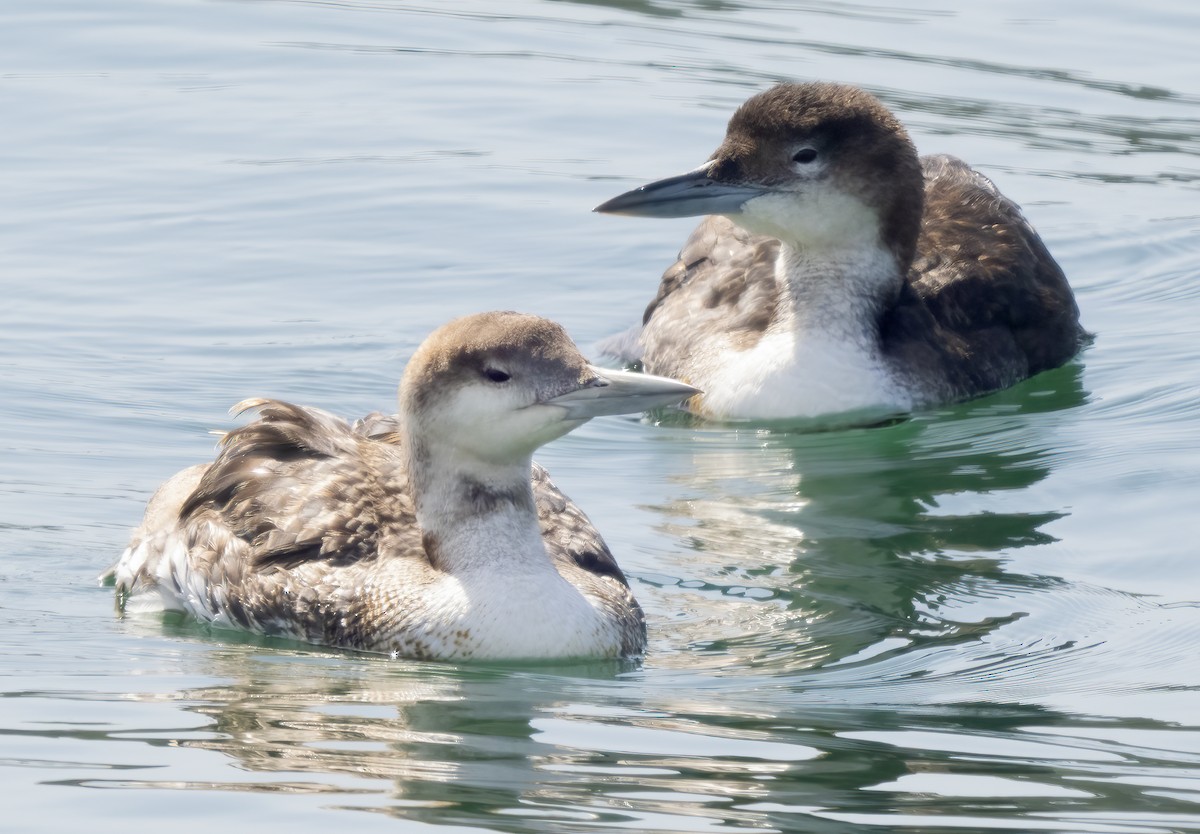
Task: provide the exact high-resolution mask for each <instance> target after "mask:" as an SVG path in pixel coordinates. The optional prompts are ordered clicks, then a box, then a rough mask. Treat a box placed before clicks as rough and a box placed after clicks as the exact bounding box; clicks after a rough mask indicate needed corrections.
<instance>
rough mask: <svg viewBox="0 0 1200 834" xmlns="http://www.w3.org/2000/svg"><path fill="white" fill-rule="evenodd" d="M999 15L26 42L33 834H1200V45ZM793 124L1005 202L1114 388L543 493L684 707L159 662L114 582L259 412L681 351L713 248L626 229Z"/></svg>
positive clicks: (17, 788) (208, 12)
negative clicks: (670, 268)
mask: <svg viewBox="0 0 1200 834" xmlns="http://www.w3.org/2000/svg"><path fill="white" fill-rule="evenodd" d="M960 5H961V4H956V3H950V2H935V3H926V4H924V5H923V6H921V7H920V8H897V7H890V6H882V5H862V4H849V3H837V2H813V3H775V2H766V1H765V0H760V2H748V3H727V2H699V0H696V1H695V2H688V0H661V2H611V3H600V2H596V3H571V2H550V0H515V2H509V3H505V4H496V3H486V2H483V1H482V0H476V2H474V3H470V2H462V3H454V2H449V3H442V4H434V3H428V4H427V5H424V6H417V5H413V4H408V3H399V2H394V3H393V2H270V1H269V0H264V1H263V2H186V0H182V1H181V2H165V1H164V0H143V2H138V0H113V2H107V3H103V4H97V3H88V2H75V3H71V2H65V0H64V2H49V3H33V4H25V5H23V6H22V5H18V4H9V5H8V6H6V7H4V8H3V9H0V46H2V49H0V55H3V56H4V57H3V59H0V112H3V113H4V123H5V126H4V129H3V130H2V131H0V177H2V182H3V185H2V188H0V192H2V193H3V199H0V267H2V269H0V287H2V288H3V290H4V300H3V304H0V450H2V457H0V496H2V498H0V620H2V628H0V643H2V645H3V649H4V651H3V655H2V656H0V679H2V683H0V686H2V687H3V690H2V691H3V695H4V696H5V697H4V698H3V699H2V700H0V734H2V735H0V738H2V741H0V765H2V766H3V767H2V768H0V787H2V789H3V795H4V797H5V806H6V809H5V813H4V823H3V825H4V826H5V827H6V828H9V829H11V830H14V831H47V832H49V831H54V832H59V831H67V830H80V831H116V830H126V829H128V828H129V827H133V826H163V827H165V826H168V825H169V826H170V827H171V830H174V831H201V830H205V831H207V830H212V828H213V827H214V826H225V827H227V828H230V829H231V830H248V829H250V828H251V827H265V826H271V827H281V828H282V827H287V828H290V829H292V830H297V831H317V830H327V829H330V828H336V829H338V830H340V829H352V830H356V831H358V830H361V831H375V830H380V831H384V830H401V831H416V830H424V829H425V828H426V827H432V826H437V827H438V828H439V829H441V830H450V831H500V832H584V831H599V830H602V829H614V828H616V829H625V830H633V831H654V832H674V831H687V832H697V831H722V832H743V831H744V832H752V831H753V832H770V831H780V832H792V831H819V832H843V831H894V830H899V831H912V832H921V831H938V832H974V831H980V830H994V829H999V830H1008V831H1017V832H1031V831H1054V832H1128V833H1129V834H1158V833H1159V832H1181V831H1200V695H1198V693H1197V687H1198V686H1200V661H1198V660H1197V654H1196V646H1197V645H1198V644H1200V608H1198V605H1200V558H1198V557H1200V553H1198V552H1197V549H1198V545H1197V542H1198V541H1200V521H1198V520H1197V519H1198V518H1200V513H1198V512H1197V510H1196V507H1197V503H1198V497H1200V451H1198V449H1200V442H1198V441H1200V352H1198V349H1197V344H1200V339H1198V337H1200V280H1197V279H1198V273H1200V268H1198V267H1197V264H1198V263H1200V234H1198V232H1200V200H1198V196H1200V163H1198V157H1200V88H1198V85H1197V79H1200V61H1198V60H1197V58H1196V49H1195V33H1196V32H1197V31H1200V15H1198V14H1197V12H1196V11H1195V9H1194V3H1191V2H1182V0H1181V1H1180V2H1170V1H1169V0H1151V2H1147V3H1141V4H1137V5H1136V6H1128V5H1126V4H1115V3H1108V4H1105V3H1092V4H1089V5H1088V6H1087V8H1086V9H1084V8H1083V7H1079V8H1078V9H1075V8H1072V7H1070V6H1069V5H1066V6H1063V7H1062V8H1061V9H1056V8H1055V7H1054V6H1052V5H1050V6H1048V5H1046V4H1034V3H1029V2H1015V3H1003V4H994V5H992V6H986V7H985V6H983V5H982V4H972V5H971V6H970V7H967V8H960ZM781 78H827V79H836V80H843V81H850V82H854V83H859V84H863V85H865V86H867V87H869V88H870V89H872V90H873V91H875V92H876V93H878V94H879V95H880V96H881V97H882V98H884V99H885V100H886V101H887V102H888V103H889V104H890V105H891V106H892V107H893V108H895V109H896V110H897V112H898V113H899V114H900V116H901V117H902V119H903V120H904V121H905V122H906V124H908V125H909V126H910V128H911V130H912V133H913V135H914V138H915V139H916V141H917V143H918V145H919V147H920V148H921V149H922V150H923V151H927V152H931V151H948V152H952V153H956V154H959V155H961V156H964V157H965V158H967V159H969V160H971V161H973V162H974V163H976V164H977V165H978V166H979V167H980V168H981V169H982V170H984V171H985V172H986V173H988V174H989V175H990V176H992V177H993V178H995V179H996V180H997V181H998V182H999V184H1000V185H1001V187H1002V188H1003V189H1004V190H1005V191H1007V192H1008V193H1009V194H1011V195H1012V196H1013V197H1014V198H1016V199H1017V200H1018V201H1020V202H1021V203H1022V204H1023V205H1024V206H1025V208H1026V211H1027V213H1028V214H1029V216H1030V217H1031V218H1032V219H1033V221H1034V222H1035V223H1036V225H1037V226H1038V227H1039V229H1040V230H1041V231H1042V234H1043V236H1044V237H1045V238H1046V239H1047V241H1048V242H1049V244H1050V246H1051V249H1052V250H1053V251H1054V252H1055V253H1056V255H1057V256H1058V258H1059V260H1060V262H1061V263H1062V264H1063V266H1064V268H1065V269H1066V271H1067V273H1068V275H1069V276H1070V277H1071V279H1072V283H1073V284H1074V286H1075V287H1076V289H1077V292H1078V295H1079V301H1080V305H1081V307H1082V310H1083V314H1084V320H1085V323H1086V324H1087V326H1088V327H1089V328H1090V329H1092V330H1093V331H1095V332H1096V334H1097V338H1096V341H1095V344H1094V345H1093V346H1092V347H1091V348H1089V349H1088V350H1087V351H1086V352H1085V353H1084V354H1083V355H1082V356H1081V357H1080V359H1079V360H1078V361H1076V362H1074V363H1072V364H1071V365H1069V366H1067V367H1064V368H1062V369H1059V370H1057V371H1054V372H1051V373H1048V374H1044V375H1042V376H1040V377H1038V378H1037V379H1034V380H1031V381H1029V382H1027V383H1025V384H1023V385H1020V386H1018V387H1017V388H1015V389H1013V390H1011V391H1007V392H1004V393H1001V394H998V395H995V396H992V397H988V398H985V399H982V400H979V401H976V402H973V403H969V404H965V405H962V406H958V407H954V408H949V409H946V410H943V411H937V412H931V413H924V414H919V415H916V416H914V417H913V418H912V419H910V420H907V421H904V422H901V423H898V424H896V425H890V426H884V427H876V428H870V429H855V430H846V431H830V432H820V433H810V434H800V433H795V432H787V431H780V430H769V429H763V430H756V429H753V428H750V429H746V428H743V429H741V430H733V429H728V428H718V427H708V428H703V427H701V428H696V427H687V426H676V425H657V426H656V425H652V424H650V423H648V422H639V421H636V420H632V419H626V420H621V419H606V420H601V421H595V422H593V423H591V424H589V425H588V426H585V427H584V428H583V429H582V430H580V431H579V432H577V433H575V434H573V435H571V436H569V437H567V438H565V439H563V440H561V441H558V442H556V443H555V444H553V445H551V446H550V447H548V448H546V449H545V450H543V452H542V454H541V455H540V456H539V459H540V460H541V462H543V463H544V464H546V465H547V466H548V467H549V468H550V469H551V471H552V472H553V473H554V475H555V479H556V481H557V482H558V483H559V485H560V486H562V487H563V488H564V489H565V490H566V491H567V492H568V493H569V494H570V495H572V496H573V497H574V498H575V499H576V500H577V501H579V503H580V504H581V505H582V506H583V507H585V508H586V510H587V511H588V513H589V514H590V515H591V516H592V518H593V519H594V520H595V521H596V523H597V524H598V526H599V527H600V528H601V529H602V530H603V531H604V533H605V536H606V537H607V539H608V541H609V543H610V545H611V546H612V547H613V550H614V551H615V552H616V553H617V555H618V557H619V559H620V561H621V563H622V565H623V566H624V567H625V568H626V570H627V572H628V573H629V574H630V576H631V580H632V582H633V585H634V588H635V591H636V593H637V594H638V596H639V598H640V599H641V600H642V602H643V605H644V606H645V608H646V609H647V613H648V617H649V621H650V632H651V650H650V652H649V654H648V656H647V657H646V659H645V661H644V662H643V663H640V664H637V665H623V664H606V663H600V664H594V665H585V666H571V667H555V666H548V667H547V666H541V667H539V666H530V667H524V666H486V665H463V666H456V665H451V664H422V663H411V662H402V661H381V660H378V659H374V658H364V657H359V656H354V655H349V654H344V653H336V652H327V651H321V650H313V649H308V648H303V647H298V646H296V645H294V644H283V643H273V642H269V641H262V640H254V639H249V638H247V639H242V638H239V637H238V636H236V635H231V634H229V633H218V632H206V631H204V630H203V629H200V628H197V627H195V626H189V625H186V624H182V623H172V622H167V623H158V622H144V621H128V620H120V619H118V618H116V617H115V616H114V612H113V610H112V599H111V593H110V592H109V591H107V590H104V589H99V588H97V587H96V586H95V584H94V577H95V575H96V574H97V573H98V572H99V571H100V570H101V569H103V568H104V567H105V566H107V565H108V564H109V563H110V562H111V561H112V559H113V558H115V556H116V555H117V554H118V553H119V551H120V549H121V548H122V546H123V545H124V542H125V540H126V537H127V535H128V532H129V530H130V528H131V527H132V526H133V524H134V523H135V522H136V521H137V519H138V517H139V514H140V512H141V509H142V507H143V506H144V502H145V500H146V498H147V497H148V496H149V494H150V492H151V491H152V489H153V488H154V486H155V485H156V484H157V483H158V482H159V481H161V480H162V479H163V478H164V477H166V476H167V475H168V474H169V473H171V472H172V471H174V470H175V469H177V468H179V467H181V466H183V465H186V464H189V463H192V462H194V461H196V460H200V459H202V458H204V457H206V456H207V455H209V454H210V453H211V449H212V437H211V436H210V435H209V434H208V432H209V430H211V429H219V428H222V427H225V426H226V425H228V422H227V418H226V417H225V409H226V408H228V406H229V405H230V404H232V403H233V402H236V401H237V400H239V399H241V398H243V397H245V396H249V395H272V396H280V397H284V398H289V399H293V400H296V401H299V402H303V403H310V404H314V405H321V406H324V407H326V408H329V409H331V410H334V411H338V412H341V413H344V414H347V415H356V414H360V413H362V412H365V411H368V410H372V409H379V408H388V407H389V406H390V404H391V401H392V398H393V391H394V386H395V382H396V380H397V378H398V377H399V373H400V369H401V368H402V367H403V363H404V360H405V359H406V358H407V356H408V355H409V354H410V353H411V351H412V350H413V348H414V347H415V346H416V345H417V344H418V343H419V342H420V340H421V338H422V337H423V336H424V335H425V334H426V333H427V332H429V331H430V330H431V329H432V328H433V327H435V326H436V325H438V324H440V323H441V322H443V321H445V320H447V319H449V318H451V317H453V316H455V315H458V314H461V313H464V312H468V311H473V310H480V309H490V308H514V309H520V310H525V311H529V312H536V313H540V314H543V315H548V316H550V317H552V318H555V319H557V320H559V321H561V322H563V323H564V324H565V325H566V326H567V328H568V329H569V330H570V331H571V332H572V334H573V335H574V336H575V337H576V338H577V340H579V342H580V343H581V344H584V345H588V344H591V343H593V342H595V341H596V340H598V339H600V338H602V337H605V336H608V335H610V334H612V333H615V332H617V331H619V330H621V329H623V328H624V327H626V326H628V325H629V324H631V323H632V322H633V321H635V320H636V319H637V317H638V316H639V315H640V311H641V308H642V307H643V306H644V304H645V302H646V301H647V300H648V299H649V298H650V296H651V295H652V293H653V290H654V287H655V285H656V281H657V276H658V274H659V273H660V272H661V270H662V269H663V268H664V267H665V266H666V265H667V264H669V263H670V262H671V260H672V258H673V255H674V252H675V250H676V248H677V247H678V246H679V244H680V243H681V242H682V240H683V238H684V236H685V235H686V233H687V231H688V229H689V228H690V226H691V222H690V221H678V222H674V221H672V222H652V221H644V220H633V219H620V218H611V217H600V216H596V215H592V214H590V213H589V209H590V207H591V206H593V205H595V204H596V203H598V202H600V201H601V200H603V199H605V198H606V197H609V196H612V195H613V194H615V193H617V192H618V191H621V190H624V189H625V188H627V187H629V186H631V185H633V184H636V183H638V182H641V181H644V180H645V179H648V178H651V177H657V176H662V175H667V174H671V173H676V172H680V171H683V170H685V169H687V168H690V167H693V166H694V165H696V164H698V163H699V162H701V161H703V159H704V158H706V155H707V154H708V153H709V152H710V151H711V150H712V148H713V147H715V146H716V144H717V142H718V141H719V138H720V135H721V132H722V130H723V125H724V121H725V119H726V118H727V117H728V115H729V113H730V112H731V111H732V109H733V108H734V107H735V106H736V105H737V103H738V102H740V101H741V100H742V99H744V98H745V97H747V96H748V95H749V94H751V93H752V92H754V91H757V90H759V89H762V88H763V87H765V86H766V85H767V84H769V83H770V82H772V81H774V80H776V79H781ZM85 788H86V789H90V790H81V789H85ZM363 812H369V813H363Z"/></svg>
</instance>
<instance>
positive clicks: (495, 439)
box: [433, 384, 577, 461]
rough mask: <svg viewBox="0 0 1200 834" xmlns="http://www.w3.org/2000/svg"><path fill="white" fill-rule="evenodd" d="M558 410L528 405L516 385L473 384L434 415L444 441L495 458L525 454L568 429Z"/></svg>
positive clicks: (571, 424) (572, 424) (485, 457)
mask: <svg viewBox="0 0 1200 834" xmlns="http://www.w3.org/2000/svg"><path fill="white" fill-rule="evenodd" d="M563 415H564V413H563V410H562V409H561V408H553V407H549V406H538V405H532V404H530V403H529V402H528V400H527V398H526V397H523V396H520V395H519V393H518V391H517V390H516V389H515V387H509V386H504V385H496V386H494V387H493V386H489V385H485V384H480V385H472V386H470V387H469V388H465V389H463V390H462V391H460V392H459V393H458V394H457V395H456V396H454V397H453V398H452V399H451V400H449V401H448V402H447V403H446V404H445V405H444V406H443V408H442V411H441V413H440V414H439V415H437V417H436V419H435V420H434V421H433V425H434V426H435V427H436V428H435V431H437V432H438V433H439V435H440V436H441V437H442V440H443V442H445V443H447V445H452V446H455V447H457V448H459V449H461V450H463V451H464V452H467V453H469V454H470V455H472V456H474V457H477V458H480V459H483V460H492V461H496V460H498V459H501V460H502V459H507V458H508V457H510V456H512V455H517V456H520V455H523V454H527V453H528V452H529V451H531V450H532V449H533V448H534V447H536V446H540V445H542V444H543V443H547V442H549V441H551V440H553V439H554V438H556V437H558V436H559V435H562V434H564V433H566V432H567V431H570V430H571V429H572V428H574V426H575V425H577V423H568V422H566V421H564V420H563Z"/></svg>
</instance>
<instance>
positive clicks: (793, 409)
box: [692, 328, 912, 420]
mask: <svg viewBox="0 0 1200 834" xmlns="http://www.w3.org/2000/svg"><path fill="white" fill-rule="evenodd" d="M823 335H824V334H819V333H818V334H797V333H796V332H794V331H790V330H788V329H782V328H781V329H779V330H775V329H772V330H770V331H768V332H767V333H766V334H764V336H763V338H762V339H760V340H759V341H758V343H757V344H755V345H754V346H753V347H752V348H750V349H749V350H743V351H738V350H727V351H725V352H723V353H722V356H721V361H720V362H715V363H712V364H711V365H709V366H708V367H705V368H702V369H698V370H699V372H698V373H697V374H696V375H695V377H694V378H693V379H692V382H693V384H695V385H697V386H698V387H699V388H701V389H702V390H704V391H705V392H708V393H705V394H704V396H703V397H702V398H701V400H700V409H699V410H700V411H701V413H702V414H704V415H706V416H713V417H721V418H725V419H734V420H738V419H766V420H772V419H783V418H791V417H798V418H811V417H817V416H820V415H824V414H840V413H844V412H874V411H878V412H886V413H890V412H895V411H903V410H907V409H909V408H911V407H912V400H911V397H910V396H909V395H908V394H907V393H906V392H905V391H904V390H903V389H902V388H901V387H900V386H898V385H897V384H896V382H895V380H893V379H892V377H891V375H890V374H889V373H888V371H887V369H886V368H885V367H884V366H883V364H882V363H881V362H880V360H879V359H878V357H876V356H873V355H871V353H869V352H868V351H866V350H854V349H852V346H850V345H847V343H846V342H845V341H838V340H830V339H826V338H823V337H822V336H823Z"/></svg>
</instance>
